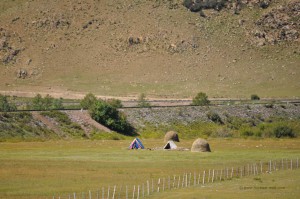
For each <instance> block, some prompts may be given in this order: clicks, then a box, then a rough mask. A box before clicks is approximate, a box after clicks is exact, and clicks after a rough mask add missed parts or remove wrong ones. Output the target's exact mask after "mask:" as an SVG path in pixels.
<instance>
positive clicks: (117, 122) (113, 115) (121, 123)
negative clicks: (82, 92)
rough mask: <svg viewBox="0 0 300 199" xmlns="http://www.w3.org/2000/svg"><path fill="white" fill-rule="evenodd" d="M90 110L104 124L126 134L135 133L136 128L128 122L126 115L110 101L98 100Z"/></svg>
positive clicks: (95, 118)
mask: <svg viewBox="0 0 300 199" xmlns="http://www.w3.org/2000/svg"><path fill="white" fill-rule="evenodd" d="M89 112H90V115H91V117H92V118H93V119H94V120H96V121H97V122H99V123H101V124H103V125H104V126H106V127H108V128H110V129H112V130H114V131H117V132H120V133H123V134H126V135H134V128H133V127H132V126H131V125H130V124H129V123H128V122H127V119H126V116H125V115H124V114H123V113H120V112H118V110H117V109H116V108H115V107H113V106H112V105H110V104H109V103H107V102H105V101H103V100H98V101H96V102H95V103H94V105H93V106H92V107H91V108H90V110H89Z"/></svg>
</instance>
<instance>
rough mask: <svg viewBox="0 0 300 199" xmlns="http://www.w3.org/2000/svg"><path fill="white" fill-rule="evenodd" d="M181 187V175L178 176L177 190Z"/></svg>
mask: <svg viewBox="0 0 300 199" xmlns="http://www.w3.org/2000/svg"><path fill="white" fill-rule="evenodd" d="M179 186H180V175H179V176H178V185H177V189H179Z"/></svg>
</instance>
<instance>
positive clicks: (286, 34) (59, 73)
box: [0, 0, 300, 98]
mask: <svg viewBox="0 0 300 199" xmlns="http://www.w3.org/2000/svg"><path fill="white" fill-rule="evenodd" d="M224 2H226V6H225V7H224V8H223V9H221V10H220V11H217V10H215V9H203V10H202V11H201V12H200V14H199V12H191V11H190V10H188V9H187V8H186V7H184V6H183V5H182V1H181V0H178V1H177V0H115V1H109V0H101V1H100V0H72V1H71V0H60V1H46V0H31V1H27V0H26V1H25V0H15V1H9V0H3V1H1V2H0V59H1V62H0V79H1V82H0V90H1V91H22V92H47V93H50V94H51V93H62V94H66V93H86V92H93V93H95V94H97V95H112V96H137V95H138V94H140V93H142V92H143V93H146V94H147V95H148V96H152V97H159V98H165V97H168V98H187V97H192V96H194V95H195V94H196V93H197V92H199V91H203V92H206V93H207V94H208V95H209V96H210V97H218V98H220V97H223V98H225V97H249V96H250V95H251V94H253V93H256V94H258V95H259V96H261V97H288V98H293V97H300V92H299V90H300V83H299V82H300V81H299V80H300V79H299V73H300V68H299V66H300V45H299V34H300V28H299V27H300V24H299V21H300V20H299V16H300V14H299V13H300V5H299V4H300V2H299V1H296V0H275V1H274V0H272V1H259V0H253V1H247V2H248V3H246V1H241V2H242V4H241V5H238V6H237V5H236V4H234V3H230V2H228V1H224ZM262 2H266V3H267V4H268V6H261V5H262ZM237 7H238V8H240V9H238V8H237ZM262 7H264V8H262ZM233 12H236V14H233ZM201 15H202V16H201ZM204 15H205V17H203V16H204Z"/></svg>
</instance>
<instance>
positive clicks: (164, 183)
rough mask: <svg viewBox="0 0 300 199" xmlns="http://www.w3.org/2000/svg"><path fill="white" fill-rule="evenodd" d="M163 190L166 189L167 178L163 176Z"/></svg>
mask: <svg viewBox="0 0 300 199" xmlns="http://www.w3.org/2000/svg"><path fill="white" fill-rule="evenodd" d="M163 191H165V178H163Z"/></svg>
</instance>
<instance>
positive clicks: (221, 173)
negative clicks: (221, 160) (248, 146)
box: [220, 169, 223, 181]
mask: <svg viewBox="0 0 300 199" xmlns="http://www.w3.org/2000/svg"><path fill="white" fill-rule="evenodd" d="M222 175H223V170H222V169H221V171H220V181H222Z"/></svg>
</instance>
